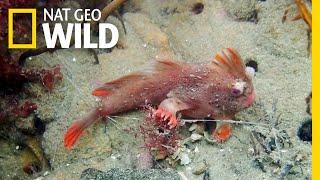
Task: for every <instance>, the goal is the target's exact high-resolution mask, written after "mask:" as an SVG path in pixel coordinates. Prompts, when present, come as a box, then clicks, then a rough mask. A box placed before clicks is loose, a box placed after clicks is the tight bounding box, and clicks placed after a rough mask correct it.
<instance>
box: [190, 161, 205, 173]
mask: <svg viewBox="0 0 320 180" xmlns="http://www.w3.org/2000/svg"><path fill="white" fill-rule="evenodd" d="M206 170H207V165H206V164H205V163H204V162H201V163H197V164H196V165H195V166H194V167H193V169H192V174H195V175H200V174H203V173H204V172H205V171H206Z"/></svg>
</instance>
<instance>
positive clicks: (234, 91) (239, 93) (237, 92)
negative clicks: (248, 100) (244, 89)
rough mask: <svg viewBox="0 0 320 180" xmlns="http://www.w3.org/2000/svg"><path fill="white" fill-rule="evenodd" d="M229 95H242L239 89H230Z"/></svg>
mask: <svg viewBox="0 0 320 180" xmlns="http://www.w3.org/2000/svg"><path fill="white" fill-rule="evenodd" d="M231 94H232V95H233V96H235V97H238V96H240V95H241V94H242V93H241V91H240V90H239V89H237V88H232V89H231Z"/></svg>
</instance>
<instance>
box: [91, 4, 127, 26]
mask: <svg viewBox="0 0 320 180" xmlns="http://www.w3.org/2000/svg"><path fill="white" fill-rule="evenodd" d="M125 1H126V0H113V1H112V2H111V3H109V4H108V5H107V6H106V7H104V8H103V9H102V11H101V18H100V20H99V22H104V21H105V20H106V19H107V18H108V16H109V15H110V14H111V13H113V12H114V11H115V10H116V9H117V8H118V7H120V6H121V5H122V4H123V3H124V2H125ZM97 23H98V22H96V21H92V24H93V26H94V27H95V26H96V25H97Z"/></svg>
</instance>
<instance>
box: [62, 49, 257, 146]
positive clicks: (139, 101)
mask: <svg viewBox="0 0 320 180" xmlns="http://www.w3.org/2000/svg"><path fill="white" fill-rule="evenodd" d="M250 74H251V73H247V72H246V67H245V65H244V62H243V60H242V59H241V57H240V55H239V53H238V52H237V51H236V50H235V49H233V48H225V49H222V50H221V51H220V52H218V53H217V54H216V56H215V57H214V59H213V60H211V61H210V62H208V63H206V64H204V63H202V64H189V63H183V62H175V61H172V60H161V61H155V62H154V64H153V65H152V66H150V68H148V69H146V70H143V71H140V72H134V73H131V74H129V75H127V76H124V77H121V78H119V79H116V80H113V81H111V82H107V83H105V84H103V85H102V86H101V87H98V88H96V89H94V90H93V91H92V95H93V96H96V97H99V98H100V99H101V104H100V105H99V106H98V107H95V108H93V109H92V110H91V111H90V112H88V113H87V114H86V115H85V116H83V117H81V118H79V119H78V120H76V121H74V122H73V123H72V124H71V126H70V127H69V128H68V129H67V131H66V133H65V135H64V146H65V148H67V149H72V147H73V146H74V144H75V143H76V141H77V140H78V139H79V138H80V137H81V135H82V134H83V131H84V130H85V129H87V128H88V127H89V126H90V125H92V124H94V123H95V122H97V121H98V120H99V119H100V117H107V116H111V115H115V114H119V113H123V112H127V111H131V110H136V109H139V108H141V107H143V106H144V105H146V104H151V105H153V106H157V108H156V109H154V111H153V112H152V116H154V117H157V118H160V119H161V121H165V122H166V123H168V125H169V126H170V128H176V127H177V126H178V125H179V122H180V120H179V118H178V117H180V116H181V117H190V118H195V119H204V118H212V119H219V120H224V119H232V118H234V116H235V114H236V113H238V112H239V111H242V110H244V109H246V108H248V107H250V106H251V105H252V104H253V102H254V100H255V96H256V95H255V91H254V87H253V83H252V75H250ZM178 115H179V116H178ZM231 129H232V128H231V125H230V124H228V123H222V124H220V125H217V127H216V129H215V131H214V132H213V134H212V136H213V138H215V139H217V140H218V141H225V140H227V139H228V138H229V137H230V135H231Z"/></svg>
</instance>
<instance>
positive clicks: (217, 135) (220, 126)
mask: <svg viewBox="0 0 320 180" xmlns="http://www.w3.org/2000/svg"><path fill="white" fill-rule="evenodd" d="M231 135H232V126H231V124H230V123H219V122H217V125H216V129H215V130H214V131H213V132H212V137H213V138H214V139H215V140H216V141H218V142H225V141H226V140H228V139H229V138H230V136H231Z"/></svg>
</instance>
